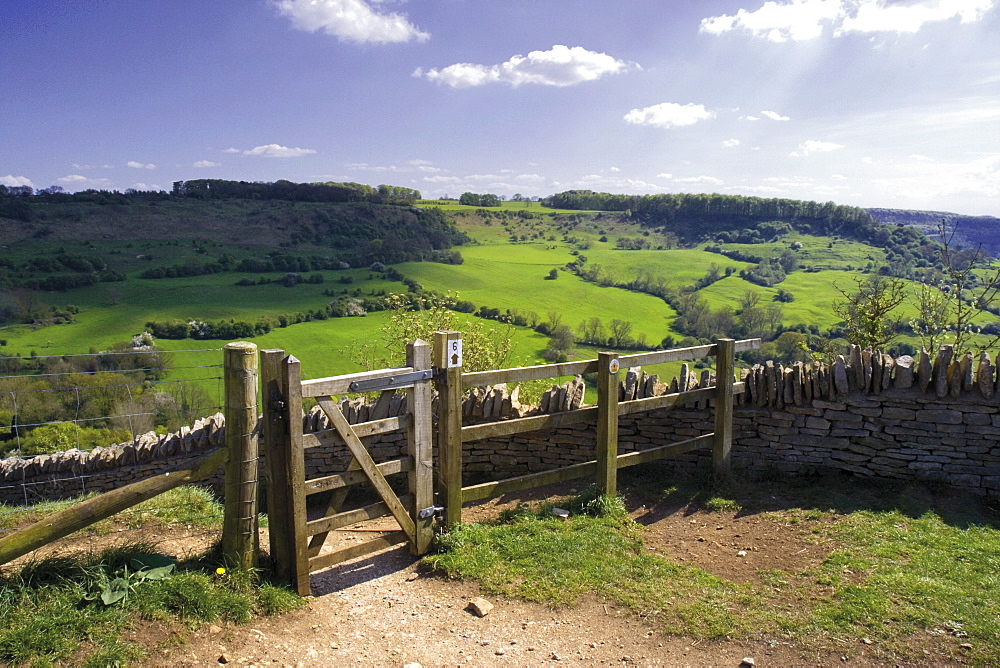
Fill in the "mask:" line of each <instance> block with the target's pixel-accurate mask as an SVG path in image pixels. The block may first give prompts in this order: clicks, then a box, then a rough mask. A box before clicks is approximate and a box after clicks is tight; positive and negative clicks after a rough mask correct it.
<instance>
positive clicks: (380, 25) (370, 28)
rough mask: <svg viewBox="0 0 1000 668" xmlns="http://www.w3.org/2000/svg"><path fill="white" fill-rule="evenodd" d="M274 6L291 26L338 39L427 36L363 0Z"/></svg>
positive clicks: (285, 0) (281, 1)
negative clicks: (318, 31)
mask: <svg viewBox="0 0 1000 668" xmlns="http://www.w3.org/2000/svg"><path fill="white" fill-rule="evenodd" d="M276 5H277V7H278V11H280V12H281V13H282V14H283V15H285V16H287V17H288V18H289V19H290V20H291V22H292V25H293V26H294V27H295V28H297V29H299V30H305V31H307V32H316V31H317V30H322V31H323V32H324V33H326V34H327V35H330V36H332V37H336V38H337V39H339V40H340V41H342V42H357V43H365V42H374V43H376V44H388V43H392V42H409V41H412V40H417V41H420V42H422V41H424V40H426V39H428V38H429V37H430V34H429V33H426V32H423V31H421V30H420V29H419V28H417V27H416V26H414V25H413V24H412V23H410V21H409V20H408V19H407V18H406V16H405V15H403V14H398V13H395V12H392V13H384V12H381V11H379V10H378V9H376V8H374V7H372V6H371V4H370V3H369V2H365V0H278V1H277V3H276Z"/></svg>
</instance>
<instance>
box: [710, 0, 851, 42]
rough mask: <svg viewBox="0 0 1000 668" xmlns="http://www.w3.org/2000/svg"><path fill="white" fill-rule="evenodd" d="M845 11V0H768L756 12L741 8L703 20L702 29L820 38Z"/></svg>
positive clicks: (779, 38) (774, 38)
mask: <svg viewBox="0 0 1000 668" xmlns="http://www.w3.org/2000/svg"><path fill="white" fill-rule="evenodd" d="M842 11H843V9H842V6H841V0H791V2H788V3H784V2H775V1H772V0H768V2H765V3H764V4H763V6H762V7H761V8H760V9H758V10H756V11H753V12H748V11H747V10H745V9H740V10H739V11H737V12H736V14H735V16H730V15H728V14H723V15H722V16H712V17H708V18H705V19H702V21H701V31H702V32H707V33H709V34H711V35H721V34H723V33H726V32H729V31H731V30H736V29H737V28H740V29H743V30H748V31H750V32H751V33H752V34H753V35H754V36H755V37H766V38H767V39H769V40H770V41H772V42H785V41H787V40H795V41H801V40H807V39H816V38H817V37H819V36H820V35H822V34H823V26H824V25H825V24H827V23H829V22H832V21H834V20H835V19H837V18H838V17H839V16H840V15H841V12H842Z"/></svg>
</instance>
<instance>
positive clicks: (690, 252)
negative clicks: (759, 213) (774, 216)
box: [583, 243, 750, 288]
mask: <svg viewBox="0 0 1000 668" xmlns="http://www.w3.org/2000/svg"><path fill="white" fill-rule="evenodd" d="M583 254H584V255H586V256H587V263H588V264H589V265H595V264H596V265H600V266H601V268H602V269H604V270H605V271H606V272H608V273H610V274H611V275H612V276H613V277H614V279H615V280H616V281H620V282H626V281H630V280H632V279H634V278H635V277H637V276H640V275H643V274H649V275H651V276H654V277H655V276H662V277H663V278H665V279H666V280H667V284H668V285H669V286H671V287H674V288H681V287H683V286H685V285H690V284H692V283H694V282H696V281H697V280H698V279H700V278H702V277H703V276H705V274H707V273H708V271H709V269H710V268H711V266H712V265H713V264H714V265H716V266H717V267H718V268H719V272H720V273H722V272H724V271H725V268H726V267H734V268H735V271H736V272H739V271H740V270H741V269H744V268H746V267H748V266H750V263H749V262H737V261H736V260H730V259H729V258H726V257H724V256H722V255H719V254H718V253H709V252H707V251H703V250H698V249H684V248H674V249H671V250H630V251H625V250H614V248H613V247H612V246H611V245H610V243H609V244H601V247H597V246H595V247H594V248H591V249H589V250H587V251H584V253H583Z"/></svg>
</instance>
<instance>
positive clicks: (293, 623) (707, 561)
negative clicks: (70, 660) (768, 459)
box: [148, 488, 944, 666]
mask: <svg viewBox="0 0 1000 668" xmlns="http://www.w3.org/2000/svg"><path fill="white" fill-rule="evenodd" d="M574 491H575V490H573V489H572V488H549V489H544V490H538V491H535V492H534V493H533V494H529V495H527V496H525V495H522V496H517V497H508V498H500V499H494V500H491V501H489V502H487V503H483V504H479V505H476V506H473V507H470V508H468V512H467V515H466V518H465V519H466V520H467V521H475V520H478V519H483V518H486V517H490V516H495V515H496V513H497V512H499V511H500V510H502V509H503V508H505V507H510V506H512V505H514V504H515V503H516V502H518V501H523V500H529V501H530V500H538V499H541V498H546V497H559V496H564V495H566V494H567V493H572V492H574ZM633 516H634V517H635V518H636V519H637V520H638V521H639V522H640V523H642V524H644V525H646V526H647V527H648V532H647V535H646V545H647V549H650V550H656V551H659V552H660V553H661V554H665V555H667V556H669V557H670V558H672V559H675V560H678V561H681V562H688V563H695V564H697V565H698V566H699V567H702V568H705V569H706V570H709V571H711V572H713V573H715V574H716V575H719V576H721V577H724V578H727V579H730V580H733V581H737V582H746V581H754V580H755V579H756V577H757V573H758V572H759V571H760V570H766V569H772V570H773V569H781V570H787V571H790V572H800V571H801V570H802V569H804V568H807V567H809V566H811V565H815V564H818V563H819V562H820V561H821V560H822V559H823V557H824V556H825V555H826V553H827V552H828V550H827V548H826V547H825V546H824V545H822V544H819V543H817V542H816V541H815V540H814V539H812V538H810V537H809V536H807V535H805V532H803V531H801V530H799V529H796V528H790V527H788V526H785V525H783V524H782V523H781V522H780V521H778V520H776V519H774V518H771V517H769V516H766V515H760V514H758V515H747V516H740V515H739V514H738V513H736V512H706V511H701V510H697V509H690V508H672V509H668V508H659V507H654V508H646V507H644V506H640V507H638V508H635V509H634V511H633ZM379 528H381V526H380V525H378V524H371V523H368V524H365V525H357V526H355V527H352V528H351V530H348V531H345V532H343V533H341V534H340V535H339V536H338V538H339V540H340V541H347V542H351V541H357V540H360V539H362V538H368V537H370V536H372V535H377V534H373V533H372V532H373V531H374V530H377V529H379ZM384 528H386V529H391V528H392V527H391V525H388V524H387V525H386V526H385V527H384ZM312 588H313V593H314V594H315V597H314V598H312V599H311V600H310V601H309V603H308V605H307V606H306V607H304V608H303V609H301V610H299V611H297V612H295V613H292V614H289V615H284V616H282V617H279V618H274V619H262V620H258V621H257V622H256V623H254V624H251V625H250V626H245V627H229V626H226V627H221V626H216V625H212V626H208V627H205V628H203V629H201V630H199V631H197V632H196V633H195V634H194V635H193V636H192V637H189V638H188V639H187V641H186V642H185V643H184V644H183V645H182V646H180V647H177V646H176V644H175V643H169V642H167V643H165V644H167V645H171V646H172V648H171V649H165V650H154V653H153V654H152V655H151V656H150V657H149V659H148V660H149V662H150V663H153V664H156V665H164V666H166V665H172V666H173V665H183V666H215V665H219V664H220V663H221V662H225V663H227V664H230V665H238V666H267V665H282V666H332V665H357V664H361V665H385V666H405V665H407V664H420V665H422V666H438V665H512V666H513V665H537V664H556V665H558V664H563V665H614V664H627V665H663V664H669V665H697V666H703V665H716V666H739V665H740V664H741V662H742V661H743V659H744V658H751V659H753V660H754V662H755V663H756V665H771V666H787V665H827V666H830V665H842V664H844V663H845V662H848V661H847V659H845V657H848V659H849V662H850V663H851V664H853V665H867V664H869V663H872V661H871V652H872V649H873V648H872V647H869V646H867V645H866V644H865V643H864V642H862V640H861V639H847V640H845V639H839V640H836V642H835V641H834V639H831V640H830V642H829V643H828V644H827V645H826V646H820V647H817V648H814V649H812V650H810V651H809V652H808V653H806V652H804V651H803V650H802V649H801V648H799V647H795V646H793V645H791V644H789V643H788V642H786V641H782V640H780V639H761V640H759V641H754V642H740V641H725V640H723V641H706V640H700V641H699V640H696V639H692V638H684V637H677V636H667V635H663V634H662V633H660V632H659V631H657V630H655V628H654V627H653V626H652V624H650V623H647V622H646V621H644V620H643V619H642V618H640V617H639V616H636V615H635V614H633V613H631V612H629V611H626V610H624V609H619V608H618V607H616V606H614V605H612V604H606V603H604V602H601V601H598V600H596V599H590V600H585V601H582V602H581V603H579V604H578V605H576V606H574V607H572V608H560V609H550V608H547V607H545V606H542V605H535V604H531V603H525V602H521V601H512V600H506V599H498V598H490V599H489V600H490V602H491V603H492V604H493V605H494V606H495V607H494V608H493V609H492V611H491V612H490V613H489V614H488V615H486V616H485V617H478V616H476V615H475V614H473V613H472V612H471V611H470V610H469V609H468V605H469V601H470V600H471V599H473V598H476V597H478V596H481V592H480V591H479V589H478V586H477V585H476V584H475V583H470V582H459V581H451V580H448V579H447V578H444V577H441V576H438V575H435V574H431V573H428V572H425V571H423V570H421V569H420V567H419V564H418V562H417V561H416V560H414V559H413V558H412V557H410V556H409V554H408V553H406V551H405V549H403V550H399V549H397V550H392V551H389V552H386V553H382V554H380V555H375V556H371V557H367V558H363V559H360V560H358V561H355V562H352V563H349V564H345V565H342V566H339V567H336V568H333V569H329V570H327V571H323V572H319V573H316V574H314V575H313V576H312ZM866 657H867V658H866ZM939 658H941V659H944V656H941V657H939Z"/></svg>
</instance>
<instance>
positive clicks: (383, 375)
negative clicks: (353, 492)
mask: <svg viewBox="0 0 1000 668" xmlns="http://www.w3.org/2000/svg"><path fill="white" fill-rule="evenodd" d="M406 364H407V366H405V367H400V368H395V369H382V370H379V371H368V372H363V373H357V374H351V375H346V376H336V377H332V378H318V379H316V380H305V381H304V380H302V379H301V371H300V367H299V361H298V360H297V359H295V358H294V357H292V356H290V355H289V356H287V357H286V356H285V353H284V351H282V350H265V351H262V353H261V375H262V388H261V390H262V393H263V400H264V406H265V413H264V419H263V422H264V425H263V436H264V442H263V451H264V455H265V457H266V460H267V466H266V469H265V476H266V481H267V507H268V522H269V531H270V547H271V557H272V559H273V560H274V567H275V571H276V573H277V575H278V577H279V578H280V579H281V580H282V581H285V582H288V583H290V584H291V585H292V586H293V587H294V588H295V589H296V590H297V591H298V592H299V594H301V595H303V596H305V595H308V594H309V593H310V589H309V574H310V573H311V572H313V571H316V570H319V569H321V568H326V567H329V566H332V565H334V564H338V563H341V562H343V561H347V560H348V559H353V558H355V557H360V556H363V555H365V554H369V553H371V552H375V551H378V550H381V549H384V548H386V547H391V546H393V545H399V544H401V543H405V542H409V544H410V551H411V552H413V554H418V555H419V554H423V553H425V552H426V551H427V549H428V548H429V547H430V543H431V540H432V538H433V521H434V517H433V516H434V512H435V508H434V499H433V493H434V492H433V460H432V451H431V447H432V442H431V439H432V433H433V432H432V428H431V386H430V383H431V379H432V375H433V370H432V368H431V363H430V346H429V345H428V344H427V343H425V342H423V341H420V340H417V341H414V342H413V343H411V344H410V345H408V346H407V360H406ZM400 389H405V391H406V408H407V411H406V413H405V414H403V415H401V416H398V417H391V418H385V419H380V420H372V421H370V422H364V423H360V424H354V425H351V424H349V423H348V420H347V418H346V417H345V416H344V414H343V412H342V411H341V409H340V406H339V405H338V404H337V403H336V401H335V400H334V398H333V397H334V395H340V394H346V393H356V392H381V393H382V396H386V395H387V394H389V393H392V392H395V391H396V390H400ZM309 397H313V398H315V399H316V402H317V404H318V405H319V406H320V408H322V410H323V412H324V413H325V414H326V416H327V417H328V418H329V420H330V424H332V425H333V428H332V429H327V430H325V431H321V432H316V433H311V434H305V433H303V429H302V419H301V416H302V400H303V399H305V398H309ZM386 398H388V397H386ZM402 429H405V430H406V440H407V447H406V455H405V456H403V457H399V458H397V459H391V460H389V461H386V462H382V463H379V464H376V463H375V462H374V461H373V459H372V457H371V455H370V454H369V453H368V450H367V449H366V448H365V445H364V443H363V442H362V441H361V439H362V438H364V437H365V436H373V435H375V434H383V433H389V432H394V431H398V430H402ZM338 442H339V443H342V444H344V445H346V446H347V448H348V449H349V450H350V453H351V461H350V464H349V465H348V467H347V470H345V471H342V472H339V473H335V474H332V475H325V476H323V477H320V478H313V479H307V478H306V473H305V451H306V450H307V449H308V448H313V447H318V446H322V445H327V444H331V443H338ZM393 474H405V475H406V478H407V493H406V494H403V495H397V494H396V493H395V492H394V491H393V489H392V487H391V486H390V485H389V483H388V482H387V481H386V476H388V475H393ZM362 482H368V483H370V484H371V485H372V487H374V489H375V491H376V492H377V493H378V495H379V497H380V498H381V501H379V502H377V503H373V504H370V505H368V506H365V507H362V508H357V509H355V510H349V511H346V512H342V511H341V508H342V506H343V504H344V500H345V498H346V496H347V493H348V492H349V491H350V488H351V487H352V486H354V485H357V484H358V483H362ZM309 497H314V499H313V500H312V501H310V503H309V507H310V512H309V515H311V517H307V508H306V505H307V504H306V501H307V499H308V498H309ZM317 509H318V510H319V511H322V512H321V514H319V515H317V514H316V513H317V512H318V511H317ZM387 515H391V516H392V517H393V518H394V519H395V521H396V522H397V523H398V524H399V530H397V531H394V532H392V533H390V534H389V535H386V536H383V537H382V538H377V539H374V540H370V541H367V542H365V543H361V544H357V545H352V546H350V547H347V548H342V549H339V550H336V551H333V552H328V553H326V554H323V555H320V550H321V549H322V547H323V544H324V542H325V541H326V538H327V536H328V535H329V533H330V532H331V531H334V530H336V529H339V528H341V527H344V526H348V525H351V524H356V523H358V522H361V521H364V520H368V519H375V518H378V517H384V516H387Z"/></svg>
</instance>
